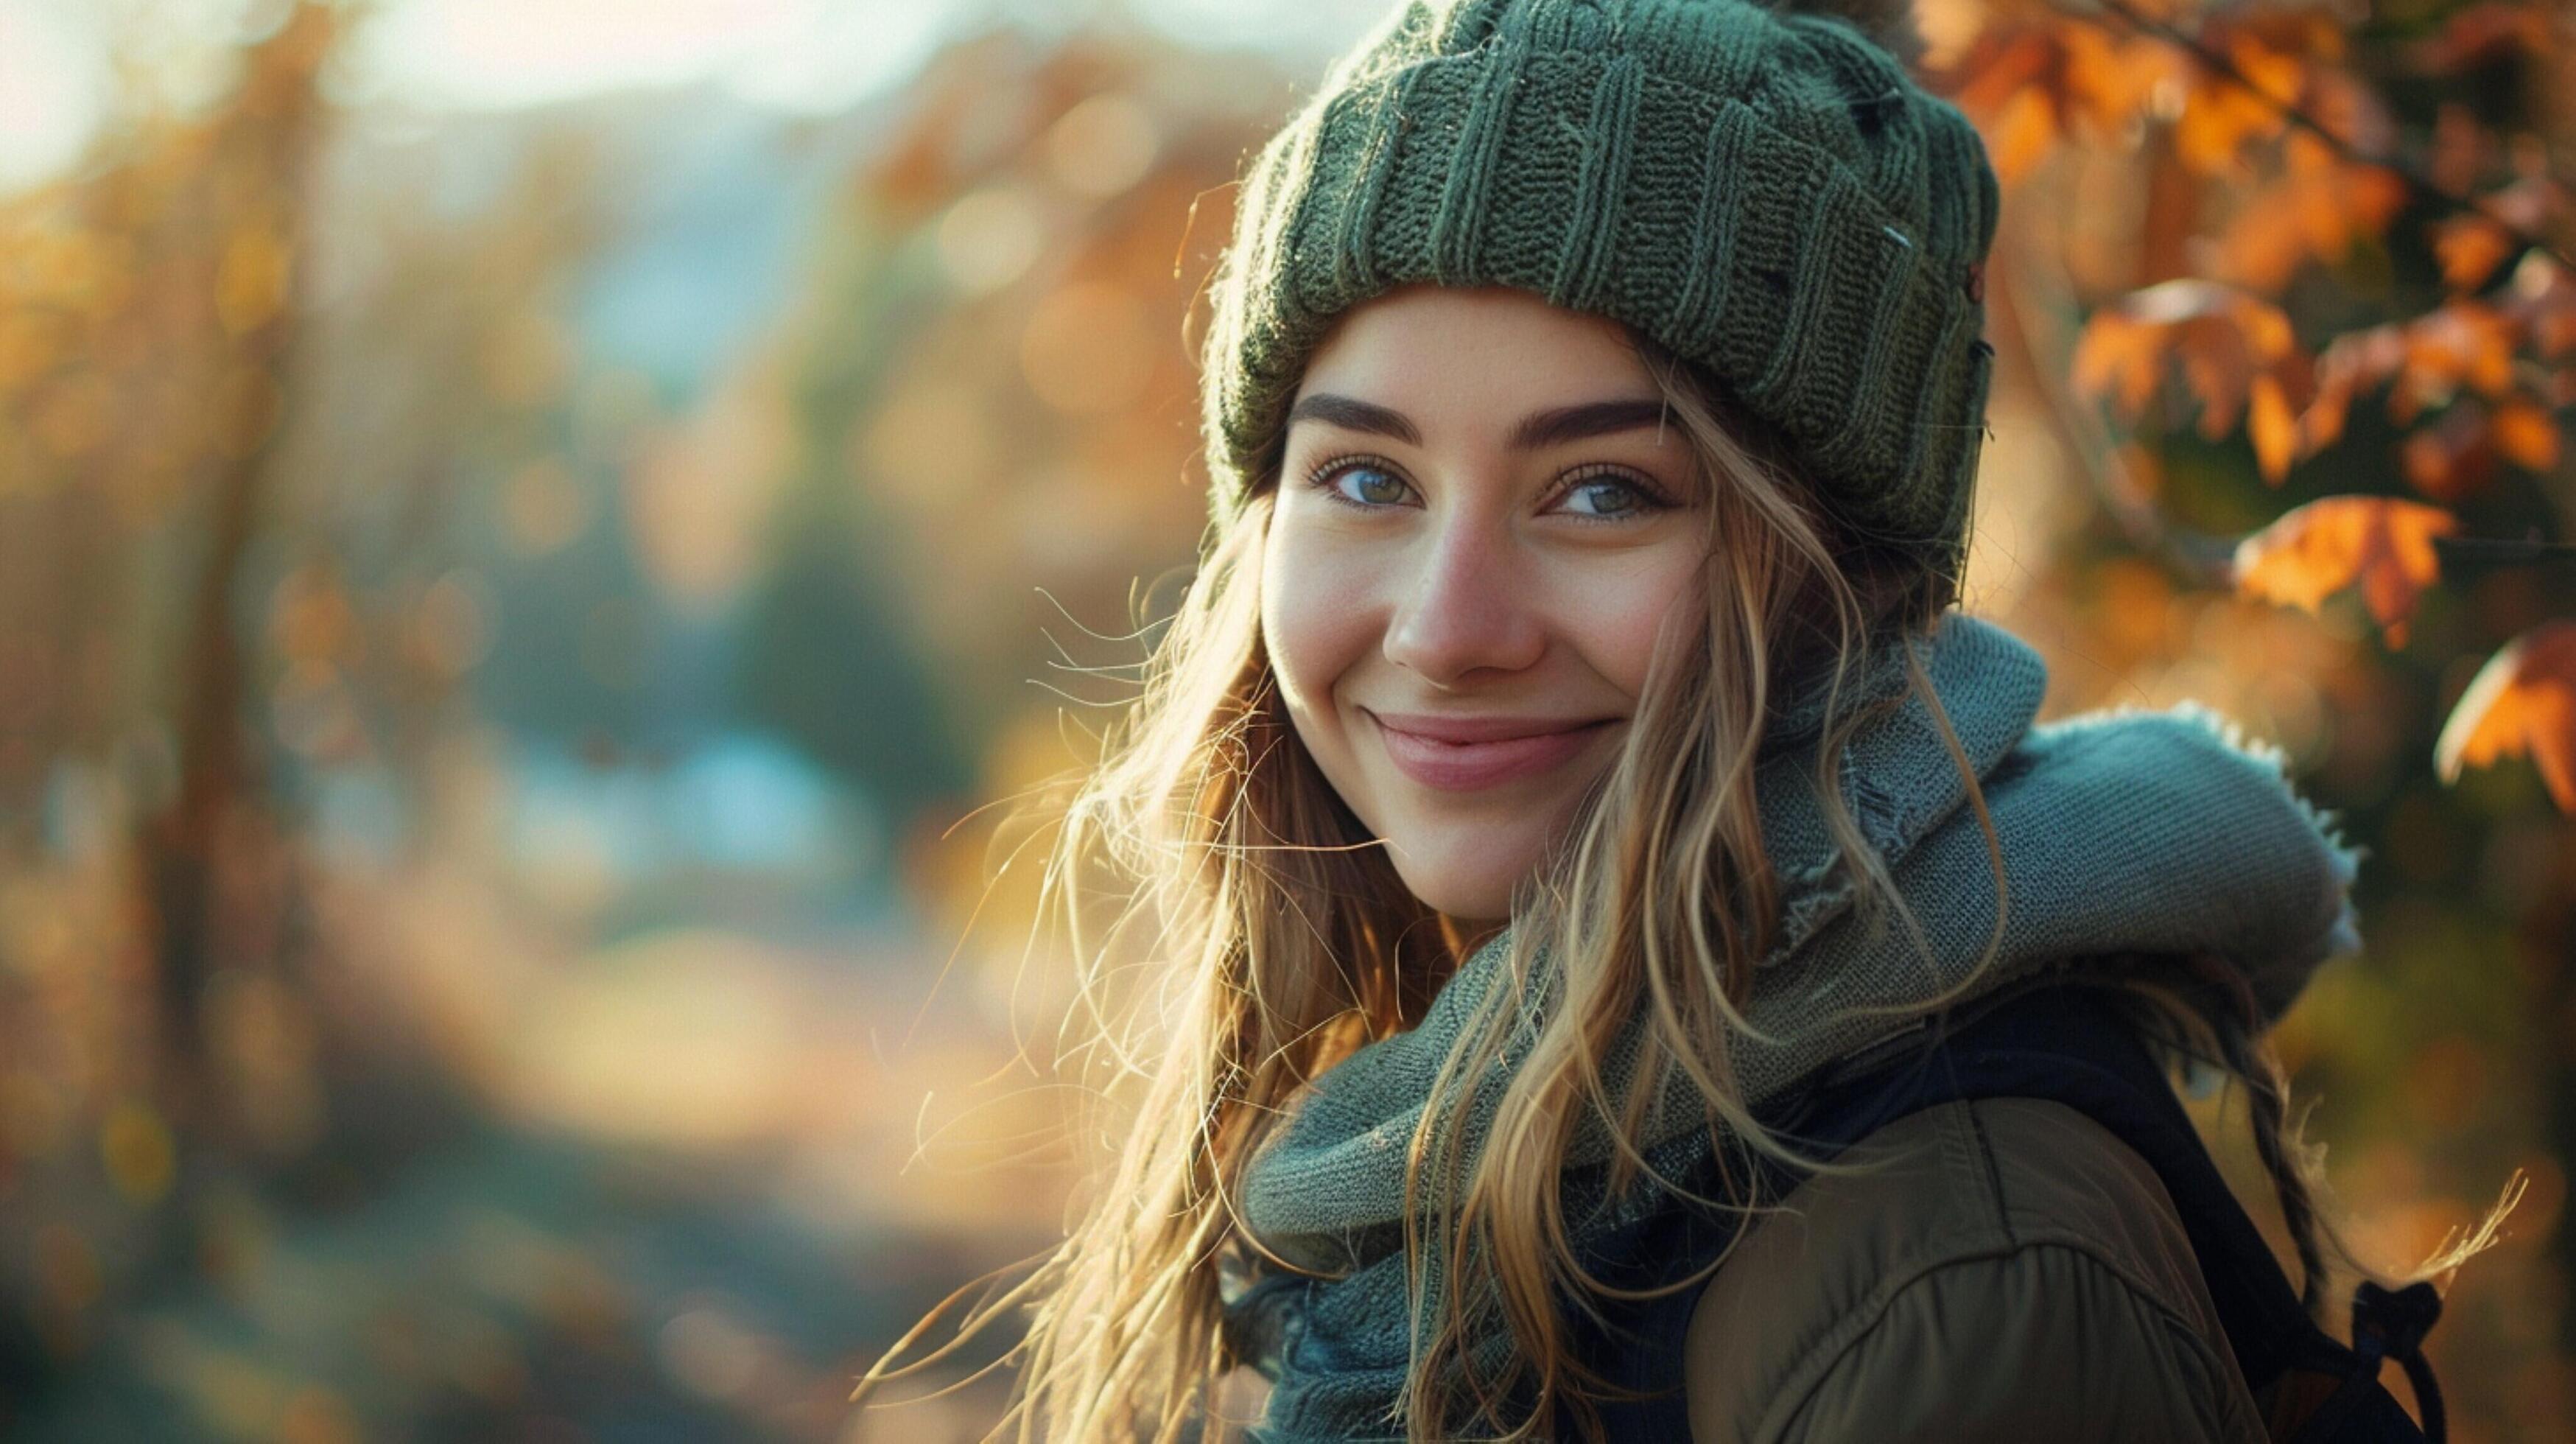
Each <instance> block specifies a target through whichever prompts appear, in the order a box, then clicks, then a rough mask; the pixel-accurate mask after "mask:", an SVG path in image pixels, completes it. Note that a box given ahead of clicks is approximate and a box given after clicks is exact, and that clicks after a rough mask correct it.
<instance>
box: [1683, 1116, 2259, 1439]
mask: <svg viewBox="0 0 2576 1444" xmlns="http://www.w3.org/2000/svg"><path fill="white" fill-rule="evenodd" d="M1844 1158H1845V1159H1846V1160H1847V1161H1853V1162H1859V1161H1863V1160H1883V1161H1884V1162H1885V1163H1886V1167H1885V1168H1884V1169H1883V1171H1880V1172H1876V1173H1873V1174H1868V1175H1864V1176H1860V1177H1850V1178H1836V1177H1832V1176H1829V1175H1820V1176H1817V1177H1813V1178H1810V1179H1808V1180H1807V1181H1806V1182H1805V1183H1803V1184H1802V1185H1800V1186H1799V1187H1798V1188H1797V1190H1796V1191H1794V1192H1793V1193H1791V1194H1790V1195H1789V1196H1788V1198H1787V1199H1785V1200H1784V1201H1783V1209H1784V1211H1783V1212H1781V1213H1779V1214H1777V1215H1774V1216H1772V1217H1770V1218H1767V1219H1764V1220H1763V1221H1761V1222H1760V1223H1759V1224H1757V1225H1756V1226H1755V1227H1754V1228H1753V1229H1751V1230H1750V1231H1748V1232H1747V1234H1746V1235H1745V1237H1744V1239H1743V1241H1742V1242H1741V1243H1740V1244H1738V1245H1737V1247H1736V1251H1735V1253H1734V1254H1733V1255H1732V1256H1731V1257H1729V1258H1728V1259H1727V1260H1726V1261H1725V1262H1724V1263H1723V1264H1722V1265H1720V1267H1719V1268H1718V1270H1717V1272H1716V1273H1715V1274H1714V1275H1712V1276H1711V1278H1710V1281H1709V1283H1708V1285H1707V1286H1706V1288H1705V1290H1704V1291H1703V1292H1702V1294H1701V1295H1700V1300H1699V1303H1698V1305H1697V1308H1696V1309H1695V1311H1694V1313H1693V1314H1692V1318H1691V1326H1690V1333H1689V1336H1688V1341H1687V1344H1686V1346H1685V1347H1686V1353H1685V1370H1686V1374H1685V1377H1686V1380H1687V1388H1688V1399H1689V1405H1690V1417H1691V1437H1692V1439H1693V1441H1694V1444H1756V1441H1759V1444H1793V1441H1839V1440H1857V1439H1867V1440H1871V1441H1894V1440H1925V1441H1929V1440H1941V1441H1960V1444H1970V1441H1997V1444H2001V1441H2022V1440H2061V1439H2063V1440H2073V1439H2081V1440H2088V1441H2110V1440H2121V1441H2127V1440H2135V1441H2140V1444H2147V1441H2158V1444H2200V1441H2225V1444H2239V1441H2245V1444H2252V1441H2260V1440H2263V1439H2265V1438H2267V1437H2268V1435H2267V1433H2266V1430H2265V1427H2264V1422H2263V1413H2262V1410H2261V1408H2260V1407H2259V1406H2258V1404H2257V1402H2256V1400H2255V1399H2254V1397H2253V1396H2252V1395H2251V1394H2250V1393H2249V1392H2248V1391H2247V1389H2246V1386H2245V1381H2244V1377H2243V1376H2242V1375H2241V1374H2240V1373H2239V1372H2238V1370H2237V1367H2236V1360H2235V1356H2234V1354H2233V1353H2232V1352H2230V1350H2229V1348H2228V1343H2227V1336H2226V1333H2225V1331H2224V1330H2223V1328H2222V1327H2221V1325H2220V1323H2219V1319H2218V1312H2217V1309H2216V1307H2215V1306H2214V1305H2213V1304H2212V1303H2211V1302H2210V1298H2209V1291H2208V1289H2207V1288H2206V1286H2205V1285H2203V1283H2202V1282H2201V1276H2200V1269H2199V1266H2198V1264H2197V1263H2195V1262H2194V1260H2193V1257H2192V1252H2191V1244H2190V1242H2189V1240H2188V1239H2186V1238H2185V1236H2184V1234H2183V1228H2182V1221H2181V1219H2180V1217H2179V1216H2178V1215H2177V1214H2176V1213H2175V1211H2174V1206H2173V1202H2172V1200H2171V1199H2170V1198H2169V1197H2168V1196H2167V1195H2166V1193H2165V1190H2164V1186H2163V1184H2162V1183H2160V1182H2159V1181H2158V1180H2157V1178H2156V1175H2155V1173H2154V1171H2153V1170H2152V1169H2150V1168H2149V1167H2148V1166H2147V1163H2146V1161H2145V1160H2144V1159H2143V1158H2141V1157H2139V1156H2138V1155H2137V1154H2136V1153H2135V1152H2133V1151H2131V1150H2130V1148H2129V1147H2128V1146H2127V1145H2126V1144H2124V1143H2122V1142H2121V1141H2120V1140H2119V1139H2118V1138H2116V1137H2115V1136H2113V1135H2112V1134H2111V1133H2110V1132H2109V1131H2108V1130H2106V1129H2104V1128H2103V1127H2102V1126H2101V1125H2100V1124H2098V1123H2095V1122H2093V1121H2092V1120H2091V1119H2089V1118H2086V1117H2085V1116H2084V1115H2082V1114H2080V1113H2078V1112H2076V1111H2075V1110H2074V1109H2072V1108H2069V1107H2067V1106H2066V1105H2064V1104H2062V1103H2054V1102H2048V1101H2045V1100H2040V1099H2031V1098H1988V1099H1982V1100H1977V1101H1973V1102H1954V1103H1947V1104H1943V1105H1940V1106H1938V1107H1934V1108H1929V1109H1925V1110H1924V1111H1922V1112H1919V1113H1915V1114H1913V1115H1910V1116H1908V1117H1905V1118H1902V1119H1899V1120H1897V1121H1896V1122H1894V1123H1891V1124H1889V1125H1888V1126H1887V1127H1885V1128H1883V1129H1881V1130H1879V1131H1878V1132H1877V1133H1874V1134H1872V1135H1870V1136H1869V1137H1868V1138H1866V1139H1864V1140H1863V1141H1862V1142H1861V1143H1860V1144H1858V1145H1855V1147H1854V1148H1853V1149H1851V1150H1850V1151H1849V1152H1847V1153H1846V1154H1844Z"/></svg>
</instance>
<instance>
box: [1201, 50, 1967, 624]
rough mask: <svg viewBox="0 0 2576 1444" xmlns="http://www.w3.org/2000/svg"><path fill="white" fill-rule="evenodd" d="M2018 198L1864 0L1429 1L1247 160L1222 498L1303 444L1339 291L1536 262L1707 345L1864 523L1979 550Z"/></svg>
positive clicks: (1467, 276)
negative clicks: (1315, 365) (1998, 248)
mask: <svg viewBox="0 0 2576 1444" xmlns="http://www.w3.org/2000/svg"><path fill="white" fill-rule="evenodd" d="M1900 13H1901V8H1900ZM1881 33H1884V32H1881ZM1897 48H1900V49H1909V47H1906V46H1903V45H1899V46H1898V47H1897ZM1999 202H2000V198H1999V196H1998V193H1997V187H1996V183H1995V175H1994V171H1993V170H1992V168H1991V167H1990V166H1989V165H1988V164H1987V161H1986V153H1985V146H1984V145H1983V143H1982V142H1981V141H1980V140H1979V139H1978V137H1977V133H1976V130H1975V129H1974V127H1972V126H1971V125H1970V124H1969V123H1968V120H1967V118H1966V117H1965V116H1963V115H1961V114H1960V113H1959V111H1958V110H1957V109H1956V108H1955V107H1953V106H1951V105H1950V104H1948V103H1947V102H1945V101H1943V100H1941V99H1939V98H1938V97H1935V96H1933V95H1930V94H1928V93H1926V92H1925V91H1924V90H1922V89H1921V88H1920V87H1918V86H1917V85H1915V84H1914V83H1913V81H1912V79H1911V78H1910V77H1909V76H1908V74H1907V72H1906V69H1905V66H1904V65H1903V64H1902V63H1901V62H1900V61H1899V60H1898V59H1897V57H1896V56H1895V55H1894V54H1892V53H1891V52H1890V49H1889V48H1888V47H1887V46H1886V45H1882V44H1881V43H1879V42H1877V41H1874V40H1872V39H1871V38H1869V36H1867V35H1865V34H1864V33H1863V32H1862V30H1861V29H1859V28H1857V26H1856V24H1855V23H1854V21H1852V20H1850V19H1846V18H1844V17H1842V16H1828V15H1824V14H1805V13H1783V12H1775V11H1771V10H1767V9H1763V8H1761V7H1759V6H1757V5H1754V4H1750V3H1747V0H1410V3H1407V4H1405V5H1404V6H1403V8H1402V9H1400V10H1398V11H1397V12H1396V13H1395V14H1393V15H1392V16H1390V17H1389V18H1388V19H1387V21H1386V22H1385V23H1384V24H1382V25H1381V26H1380V27H1379V28H1378V29H1377V30H1376V32H1375V33H1373V34H1372V35H1371V36H1370V37H1369V38H1368V39H1366V40H1364V41H1363V42H1361V44H1360V45H1359V46H1358V48H1356V49H1355V50H1353V51H1352V52H1351V53H1350V54H1349V55H1347V56H1345V57H1343V58H1342V59H1341V60H1340V61H1338V62H1337V63H1335V65H1334V66H1333V68H1332V70H1331V71H1330V73H1329V74H1328V75H1327V76H1326V78H1325V81H1324V84H1323V87H1322V88H1321V90H1320V91H1318V92H1317V94H1316V95H1315V96H1314V97H1313V98H1312V99H1311V100H1310V101H1309V102H1308V103H1307V104H1306V106H1305V107H1304V108H1303V109H1302V110H1300V112H1299V113H1298V114H1297V116H1296V117H1295V118H1294V119H1292V120H1291V121H1290V122H1289V123H1288V124H1287V126H1286V127H1285V128H1284V129H1282V130H1281V131H1280V132H1279V133H1278V134H1277V135H1276V136H1274V137H1272V138H1271V140H1270V141H1269V142H1268V144H1266V145H1265V146H1264V147H1263V148H1262V150H1261V152H1260V154H1259V156H1258V157H1257V158H1256V159H1255V160H1254V162H1253V164H1252V167H1251V169H1250V171H1249V173H1248V174H1247V175H1246V176H1245V178H1244V185H1243V189H1242V192H1241V196H1240V199H1239V202H1238V207H1237V211H1236V219H1235V230H1234V236H1233V239H1232V242H1231V244H1230V245H1229V246H1228V248H1227V251H1226V254H1225V257H1224V259H1223V260H1222V261H1221V262H1220V263H1219V267H1218V273H1217V276H1216V279H1215V282H1214V286H1213V294H1214V306H1215V309H1214V315H1213V318H1212V320H1211V323H1210V326H1209V330H1208V333H1207V338H1206V343H1205V351H1204V354H1203V356H1202V368H1201V378H1202V402H1203V411H1204V429H1205V436H1206V442H1207V450H1208V463H1209V470H1210V472H1211V479H1212V482H1213V487H1212V496H1211V504H1212V507H1213V509H1214V511H1215V515H1216V517H1217V519H1218V520H1219V521H1220V522H1223V521H1227V520H1230V519H1231V518H1232V516H1233V515H1234V514H1235V511H1236V509H1237V508H1238V507H1239V505H1240V503H1241V501H1242V498H1243V497H1244V495H1245V494H1246V492H1247V491H1248V490H1249V488H1250V487H1251V486H1252V485H1253V484H1254V482H1255V480H1256V479H1258V478H1262V477H1264V476H1267V475H1268V474H1270V473H1271V472H1272V471H1273V470H1274V469H1275V468H1276V467H1277V465H1278V450H1279V447H1280V445H1281V432H1282V425H1281V420H1282V415H1283V413H1284V412H1285V410H1286V408H1287V405H1288V402H1289V400H1290V399H1291V397H1292V396H1293V395H1294V393H1295V391H1296V387H1297V383H1298V380H1299V378H1300V376H1301V375H1302V374H1303V372H1304V370H1305V367H1306V363H1307V359H1308V357H1309V356H1310V355H1311V354H1312V352H1313V350H1314V348H1315V346H1316V344H1317V343H1318V342H1319V341H1320V340H1321V339H1322V337H1323V335H1324V333H1325V331H1326V330H1327V329H1328V328H1329V327H1330V326H1331V324H1332V322H1333V320H1334V318H1335V317H1336V316H1338V315H1339V314H1340V313H1342V312H1343V311H1345V310H1347V309H1349V308H1350V307H1352V306H1354V305H1357V304H1358V303H1360V302H1362V301H1364V300H1367V299H1368V298H1370V297H1372V296H1376V295H1379V294H1381V293H1384V292H1386V291H1389V290H1393V289H1394V288H1396V287H1398V286H1401V285H1405V284H1407V283H1412V282H1426V281H1427V282H1434V283H1438V284H1443V285H1460V286H1470V285H1506V286H1514V287H1519V288H1521V289H1524V290H1527V291H1531V292H1535V293H1536V294H1538V295H1539V296H1542V297H1544V298H1545V299H1546V300H1548V301H1549V302H1551V303H1553V304H1556V305H1559V306H1564V307H1567V308H1570V309H1574V310H1580V311H1586V312H1592V313H1596V314H1599V315H1603V316H1607V317H1610V318H1612V319H1614V320H1617V321H1621V322H1625V323H1626V324H1628V325H1629V326H1631V327H1634V328H1635V329H1637V330H1638V331H1640V332H1643V333H1644V334H1646V335H1647V336H1650V337H1652V338H1653V339H1655V340H1656V341H1658V342H1660V343H1662V345H1663V346H1664V347H1665V348H1666V349H1667V350H1669V351H1671V352H1673V353H1675V354H1676V355H1679V356H1681V357H1684V358H1686V359H1689V360H1691V361H1695V362H1698V363H1701V364H1703V365H1705V366H1707V367H1708V368H1709V369H1710V370H1711V371H1712V372H1713V373H1714V374H1715V375H1716V376H1717V378H1718V380H1719V381H1720V382H1721V383H1722V385H1723V386H1724V387H1725V389H1726V391H1727V392H1728V394H1729V395H1730V396H1732V397H1733V399H1734V400H1735V401H1736V402H1737V403H1738V404H1739V406H1740V407H1741V408H1742V409H1744V410H1747V411H1749V412H1751V413H1752V414H1753V415H1755V416H1757V417H1759V418H1761V419H1762V420H1763V421H1766V422H1768V423H1770V424H1771V425H1772V426H1773V427H1774V428H1775V429H1776V431H1777V432H1778V433H1779V435H1780V438H1781V439H1782V440H1783V441H1784V442H1785V443H1786V445H1787V447H1788V449H1789V452H1790V456H1791V459H1792V460H1793V461H1794V462H1795V463H1796V464H1797V465H1798V466H1799V467H1800V469H1801V470H1802V472H1803V474H1804V475H1805V476H1806V477H1807V479H1808V480H1809V481H1810V482H1812V483H1813V484H1814V485H1815V486H1816V487H1817V488H1819V489H1820V490H1821V492H1822V493H1823V500H1824V501H1825V503H1826V504H1827V505H1828V506H1829V507H1831V508H1832V510H1833V511H1834V513H1835V515H1836V516H1837V517H1838V518H1840V519H1841V520H1842V522H1843V523H1844V525H1845V526H1847V527H1848V528H1850V529H1852V530H1853V532H1854V533H1855V534H1856V535H1857V536H1859V537H1860V538H1862V539H1863V540H1864V541H1867V542H1870V543H1873V544H1877V545H1882V546H1887V547H1892V548H1894V549H1896V550H1898V551H1900V552H1902V553H1903V554H1905V555H1907V556H1909V557H1912V558H1915V559H1918V560H1919V561H1921V562H1922V563H1923V564H1925V565H1927V566H1930V567H1934V568H1938V569H1941V570H1944V571H1946V572H1947V573H1949V574H1950V575H1954V576H1955V575H1956V574H1957V573H1958V570H1959V568H1960V565H1961V563H1962V561H1963V554H1964V551H1965V548H1966V532H1967V523H1968V498H1969V493H1970V484H1971V482H1972V480H1973V478H1974V476H1975V474H1976V468H1977V455H1978V451H1979V447H1980V443H1981V442H1982V440H1983V433H1984V423H1985V406H1986V390H1987V381H1988V376H1989V372H1990V370H1991V363H1992V359H1993V355H1994V352H1993V348H1992V347H1990V346H1988V345H1987V344H1986V343H1985V341H1984V340H1983V339H1982V338H1981V337H1980V335H1979V332H1980V330H1981V329H1982V327H1983V324H1984V316H1985V307H1984V300H1985V294H1984V283H1983V264H1984V259H1985V255H1986V249H1987V247H1988V246H1989V245H1991V244H1992V242H1993V240H1994V230H1995V217H1996V211H1997V208H1998V205H1999Z"/></svg>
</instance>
